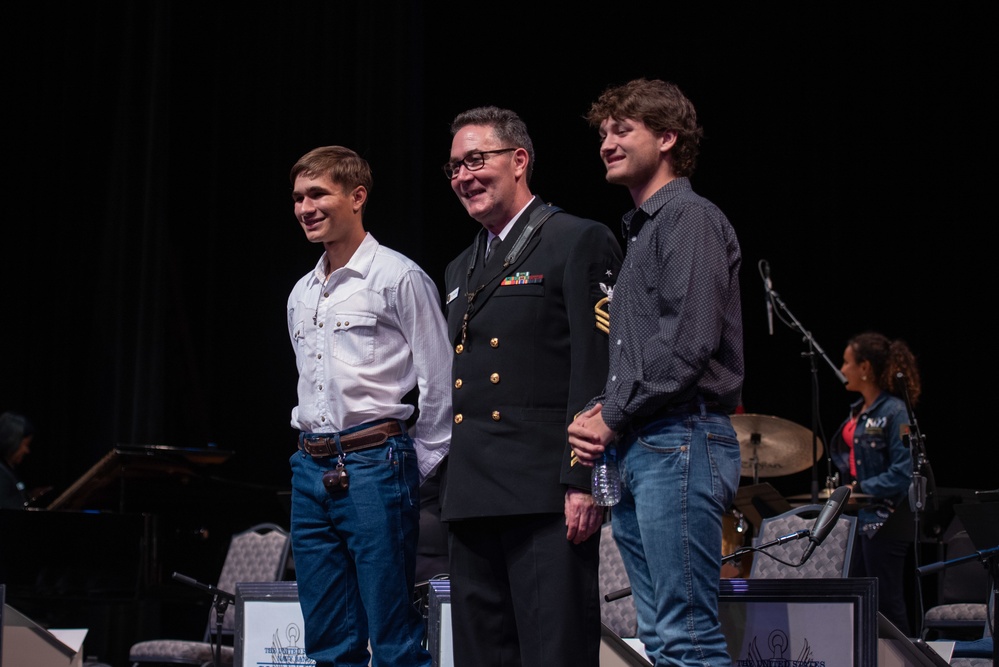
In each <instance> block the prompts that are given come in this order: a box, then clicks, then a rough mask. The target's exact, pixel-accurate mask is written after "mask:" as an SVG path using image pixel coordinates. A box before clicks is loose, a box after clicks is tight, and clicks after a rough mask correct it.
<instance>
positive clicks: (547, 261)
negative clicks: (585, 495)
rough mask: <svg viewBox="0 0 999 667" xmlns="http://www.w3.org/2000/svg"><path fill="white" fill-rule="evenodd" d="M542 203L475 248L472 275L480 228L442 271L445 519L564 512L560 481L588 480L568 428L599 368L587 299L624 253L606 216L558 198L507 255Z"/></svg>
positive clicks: (601, 359)
mask: <svg viewBox="0 0 999 667" xmlns="http://www.w3.org/2000/svg"><path fill="white" fill-rule="evenodd" d="M540 206H542V203H541V200H540V199H538V198H536V199H535V200H534V202H533V203H532V204H531V205H530V206H529V207H528V209H527V210H526V211H524V213H523V214H522V215H521V217H520V219H519V220H518V221H517V222H516V223H515V225H514V227H513V228H512V230H511V231H510V233H509V234H508V235H507V237H506V239H505V240H504V241H503V242H502V243H500V244H499V245H498V246H497V247H496V248H495V250H494V251H493V253H492V254H491V256H490V258H489V261H488V262H487V263H486V264H485V266H482V260H481V255H480V256H479V257H478V258H477V259H476V261H475V267H474V270H471V275H469V273H470V263H471V261H470V260H471V258H472V257H473V256H475V250H476V247H477V246H484V244H485V238H486V234H485V230H481V231H480V232H479V236H478V239H477V242H476V243H474V244H473V245H472V246H471V247H469V248H467V249H466V250H465V251H464V252H463V253H461V254H460V255H459V256H458V257H457V258H455V259H454V260H453V261H452V262H451V263H450V264H449V265H448V267H447V270H446V273H445V292H444V294H445V314H446V316H447V323H448V334H449V337H450V341H451V344H452V348H453V351H454V354H453V357H452V382H453V389H452V397H453V410H454V426H453V428H452V435H451V447H450V452H449V462H448V467H447V474H446V478H445V480H444V482H443V488H442V494H441V497H442V501H441V502H442V519H443V520H445V521H451V520H457V519H466V518H474V517H484V516H506V515H516V514H535V513H551V512H557V513H561V512H563V511H564V498H565V491H566V487H567V486H574V487H577V488H581V489H585V490H589V488H590V470H591V469H590V468H588V467H585V466H583V465H580V464H579V463H575V464H574V463H573V461H572V458H573V457H572V450H571V448H570V447H569V444H568V437H567V434H566V429H567V428H568V426H569V424H570V423H571V421H572V419H573V418H574V416H575V415H576V413H577V412H579V411H580V410H581V409H582V408H583V407H584V406H585V405H586V403H587V402H588V401H589V400H590V399H592V398H593V396H596V395H597V394H599V393H600V392H601V391H602V390H603V386H604V383H605V382H606V379H607V344H608V340H607V334H605V333H604V332H602V331H601V330H600V329H599V328H598V327H597V318H596V314H595V311H594V307H595V306H596V304H597V302H598V301H599V300H600V299H602V298H603V297H605V296H607V290H608V288H612V286H613V284H614V281H615V280H616V278H617V273H618V269H619V268H620V266H621V261H622V253H621V248H620V244H619V243H618V242H617V239H616V238H615V236H614V234H613V233H612V232H611V230H610V229H609V228H608V227H607V226H606V225H604V224H602V223H600V222H596V221H593V220H585V219H582V218H578V217H575V216H572V215H569V214H568V213H565V212H564V211H561V209H557V208H556V209H555V213H554V214H552V215H551V216H550V217H548V218H547V219H545V221H544V222H543V224H541V226H540V227H538V228H537V229H536V231H535V232H534V234H533V236H531V238H530V241H529V242H528V243H527V244H526V245H525V246H523V250H522V251H521V252H520V253H519V254H517V256H516V258H515V259H514V260H513V261H512V263H509V264H508V265H505V262H507V261H508V260H507V257H508V255H509V254H510V252H511V250H512V249H513V248H514V246H515V244H516V242H517V239H518V238H519V237H520V235H521V233H522V231H523V230H524V228H525V226H527V224H528V221H529V218H530V217H531V214H532V212H534V211H536V210H537V209H538V208H539V207H540ZM470 293H474V294H475V296H474V298H472V300H471V303H469V298H468V295H469V294H470ZM466 313H467V314H468V317H467V322H465V315H466ZM463 324H466V327H465V329H464V333H463Z"/></svg>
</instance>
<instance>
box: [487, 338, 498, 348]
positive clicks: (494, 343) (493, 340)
mask: <svg viewBox="0 0 999 667" xmlns="http://www.w3.org/2000/svg"><path fill="white" fill-rule="evenodd" d="M489 347H499V338H490V339H489Z"/></svg>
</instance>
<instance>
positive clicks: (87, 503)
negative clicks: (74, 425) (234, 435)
mask: <svg viewBox="0 0 999 667" xmlns="http://www.w3.org/2000/svg"><path fill="white" fill-rule="evenodd" d="M232 455H233V452H232V451H231V450H226V449H215V448H207V449H201V448H192V447H167V446H163V445H117V446H115V447H114V448H113V449H112V450H111V451H110V452H108V453H107V454H105V455H104V456H103V457H102V458H101V460H100V461H98V462H97V463H95V464H94V465H93V466H92V467H91V468H90V470H88V471H87V472H86V473H84V474H83V476H82V477H80V478H79V479H78V480H76V481H75V482H74V483H73V484H72V485H71V486H70V487H69V488H68V489H66V490H65V491H64V492H63V493H62V494H60V495H59V497H58V498H56V499H55V500H53V501H52V502H51V503H50V504H49V505H48V507H47V508H46V509H50V510H56V509H70V510H73V509H76V510H78V509H106V508H103V507H99V506H95V505H94V503H95V502H96V503H98V505H100V504H102V503H101V502H100V497H101V496H103V495H104V494H105V493H106V492H107V491H108V487H110V486H111V485H112V484H113V483H114V482H117V481H119V480H125V479H126V478H128V479H131V478H145V477H157V478H172V479H181V480H183V479H188V478H190V477H193V476H199V475H201V472H200V468H201V467H203V466H207V465H216V464H220V463H224V462H225V461H227V460H229V457H231V456H232Z"/></svg>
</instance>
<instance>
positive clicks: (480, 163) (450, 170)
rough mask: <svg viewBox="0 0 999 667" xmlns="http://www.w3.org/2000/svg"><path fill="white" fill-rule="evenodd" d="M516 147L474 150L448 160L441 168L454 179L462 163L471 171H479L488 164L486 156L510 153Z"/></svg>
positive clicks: (449, 177)
mask: <svg viewBox="0 0 999 667" xmlns="http://www.w3.org/2000/svg"><path fill="white" fill-rule="evenodd" d="M515 150H517V149H516V148H499V149H497V150H494V151H474V152H472V153H469V154H468V155H466V156H465V157H463V158H462V159H460V160H455V161H453V162H448V163H447V164H445V165H444V166H443V167H441V169H443V170H444V175H445V176H447V180H449V181H450V180H453V179H454V177H455V176H457V175H458V170H459V169H461V165H465V169H467V170H469V171H478V170H479V169H482V168H483V167H484V166H486V156H487V155H498V154H500V153H509V152H510V151H515Z"/></svg>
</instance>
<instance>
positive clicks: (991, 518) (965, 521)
mask: <svg viewBox="0 0 999 667" xmlns="http://www.w3.org/2000/svg"><path fill="white" fill-rule="evenodd" d="M954 513H955V514H957V517H958V518H959V519H960V520H961V524H962V525H964V529H965V530H966V531H968V537H969V538H971V543H972V544H974V545H975V548H976V549H978V550H979V551H985V550H986V549H991V548H993V547H996V546H999V502H993V503H963V504H960V505H954Z"/></svg>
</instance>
